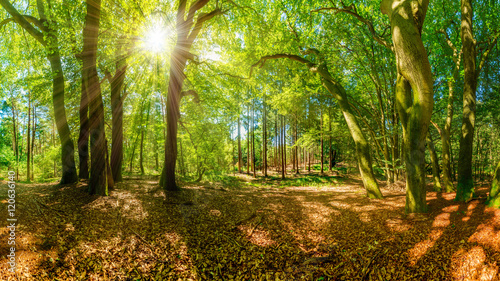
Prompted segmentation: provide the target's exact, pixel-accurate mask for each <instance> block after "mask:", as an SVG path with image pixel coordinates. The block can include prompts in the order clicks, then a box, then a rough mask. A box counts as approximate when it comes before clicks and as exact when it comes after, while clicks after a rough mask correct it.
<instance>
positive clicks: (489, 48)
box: [476, 31, 500, 79]
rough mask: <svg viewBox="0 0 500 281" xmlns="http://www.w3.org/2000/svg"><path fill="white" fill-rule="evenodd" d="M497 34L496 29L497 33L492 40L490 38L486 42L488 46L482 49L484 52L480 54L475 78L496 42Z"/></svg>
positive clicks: (498, 33)
mask: <svg viewBox="0 0 500 281" xmlns="http://www.w3.org/2000/svg"><path fill="white" fill-rule="evenodd" d="M499 36H500V31H497V33H496V34H495V35H494V36H493V40H491V41H490V43H489V44H488V47H486V50H485V51H484V53H482V54H481V59H480V61H479V67H478V69H477V71H476V79H477V77H479V73H480V72H481V70H482V69H483V67H484V64H485V63H486V60H487V59H488V55H489V54H490V52H491V50H492V49H493V47H495V45H496V44H497V40H498V37H499Z"/></svg>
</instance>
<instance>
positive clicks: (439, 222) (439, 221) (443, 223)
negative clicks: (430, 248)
mask: <svg viewBox="0 0 500 281" xmlns="http://www.w3.org/2000/svg"><path fill="white" fill-rule="evenodd" d="M449 225H450V213H442V214H439V215H437V216H436V217H435V218H434V221H433V222H432V227H447V226H449Z"/></svg>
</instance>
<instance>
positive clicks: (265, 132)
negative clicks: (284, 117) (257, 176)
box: [262, 95, 267, 177]
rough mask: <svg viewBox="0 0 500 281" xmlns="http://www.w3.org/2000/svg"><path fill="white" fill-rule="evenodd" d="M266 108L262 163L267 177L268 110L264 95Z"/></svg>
mask: <svg viewBox="0 0 500 281" xmlns="http://www.w3.org/2000/svg"><path fill="white" fill-rule="evenodd" d="M262 106H263V108H264V120H263V121H262V123H263V128H262V130H263V131H264V136H263V138H262V144H263V146H264V147H263V150H264V151H263V156H262V163H263V165H264V167H263V168H264V177H267V108H266V95H264V103H263V104H262Z"/></svg>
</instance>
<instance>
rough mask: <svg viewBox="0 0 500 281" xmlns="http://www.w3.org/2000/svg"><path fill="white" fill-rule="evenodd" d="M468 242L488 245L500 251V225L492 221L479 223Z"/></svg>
mask: <svg viewBox="0 0 500 281" xmlns="http://www.w3.org/2000/svg"><path fill="white" fill-rule="evenodd" d="M468 242H470V243H478V244H480V245H484V246H488V247H490V248H492V249H494V250H495V251H499V252H500V227H499V226H498V225H495V224H491V223H483V224H481V225H479V226H478V227H477V229H476V232H474V234H473V235H472V236H471V237H470V238H469V240H468Z"/></svg>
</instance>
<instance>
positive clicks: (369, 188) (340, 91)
mask: <svg viewBox="0 0 500 281" xmlns="http://www.w3.org/2000/svg"><path fill="white" fill-rule="evenodd" d="M303 54H304V55H312V56H313V57H316V59H318V63H314V62H312V61H309V60H307V59H306V58H304V57H301V56H298V55H291V54H275V55H268V56H263V57H262V58H261V59H260V60H259V61H258V62H257V63H255V64H254V65H253V66H252V69H253V67H256V66H260V67H263V66H264V64H265V62H266V61H267V60H269V59H280V58H288V59H290V60H293V61H297V62H300V63H302V64H305V65H307V67H308V68H309V70H310V71H311V72H312V73H317V74H319V76H320V77H321V81H322V83H323V86H324V87H325V88H326V89H327V90H328V92H329V93H330V94H331V95H332V96H333V97H334V98H335V99H336V100H337V102H338V104H339V106H340V108H341V110H342V113H343V115H344V119H345V121H346V123H347V126H348V128H349V132H350V133H351V137H352V138H353V140H354V143H355V144H356V157H357V160H358V165H359V171H360V173H361V178H362V180H363V185H364V187H365V189H366V192H367V196H368V197H369V198H378V199H381V198H383V195H382V193H381V192H380V189H379V186H378V183H377V180H376V179H375V175H374V174H373V167H372V162H371V156H370V146H369V144H368V142H367V141H366V138H365V137H364V135H363V132H362V131H361V127H360V126H359V124H358V121H357V118H356V116H355V115H354V113H353V110H352V107H351V104H350V103H349V101H348V97H347V93H346V91H345V89H344V88H343V87H342V85H341V84H340V83H339V82H337V80H336V79H334V78H333V76H332V75H331V74H330V71H329V70H328V67H327V65H326V62H325V60H324V58H323V57H322V56H321V54H320V52H319V51H318V50H316V49H312V48H311V49H307V50H306V51H304V52H303Z"/></svg>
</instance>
